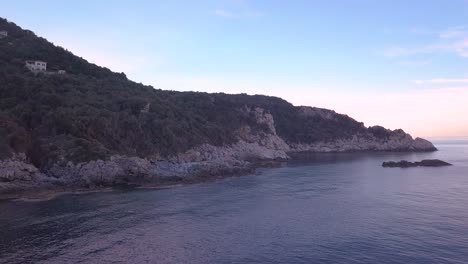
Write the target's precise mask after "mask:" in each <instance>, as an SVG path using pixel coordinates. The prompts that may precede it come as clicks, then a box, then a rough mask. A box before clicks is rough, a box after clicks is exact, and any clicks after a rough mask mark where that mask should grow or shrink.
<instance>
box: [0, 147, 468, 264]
mask: <svg viewBox="0 0 468 264" xmlns="http://www.w3.org/2000/svg"><path fill="white" fill-rule="evenodd" d="M438 147H439V148H440V151H439V152H436V153H420V154H396V153H395V154H323V155H316V156H314V157H310V158H311V159H313V160H312V161H308V162H295V163H293V164H288V165H287V166H286V167H283V168H276V169H267V170H263V171H262V173H261V174H260V175H255V176H248V177H239V178H231V179H227V180H223V181H218V182H213V183H204V184H197V185H191V186H184V187H180V188H171V189H163V190H139V191H116V192H109V193H94V194H83V195H65V196H60V197H58V198H56V199H53V200H50V201H43V202H24V201H14V202H2V203H0V263H9V264H10V263H468V145H463V144H444V145H439V146H438ZM423 158H440V159H443V160H446V161H448V162H451V163H453V164H454V165H455V166H452V167H445V168H411V169H388V168H387V169H384V168H382V167H380V164H381V162H382V161H385V160H399V159H408V160H420V159H423Z"/></svg>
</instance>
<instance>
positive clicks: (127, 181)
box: [0, 108, 436, 199]
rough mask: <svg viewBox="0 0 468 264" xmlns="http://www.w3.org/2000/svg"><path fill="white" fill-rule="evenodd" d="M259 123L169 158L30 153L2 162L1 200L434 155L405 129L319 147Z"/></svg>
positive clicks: (265, 116) (264, 118)
mask: <svg viewBox="0 0 468 264" xmlns="http://www.w3.org/2000/svg"><path fill="white" fill-rule="evenodd" d="M254 111H255V112H254V114H255V115H256V117H257V118H256V120H257V123H259V124H263V125H266V126H267V127H268V130H267V133H265V132H262V133H255V132H252V130H251V128H250V127H249V126H245V127H242V128H241V129H239V131H237V134H238V142H237V143H235V144H232V145H229V146H213V145H209V144H204V145H200V146H198V147H196V148H193V149H190V150H189V151H186V152H184V153H180V154H178V155H176V156H173V157H169V158H167V159H164V160H161V159H158V160H156V159H151V158H141V157H129V156H123V155H114V156H111V157H110V158H109V159H106V160H93V161H90V162H82V163H73V162H71V161H69V162H67V163H66V165H59V164H55V165H54V166H51V167H50V168H48V169H46V170H39V169H38V168H36V167H35V166H34V165H32V164H31V163H30V162H29V161H28V159H27V157H26V155H25V154H22V153H20V154H16V155H15V156H14V157H13V158H11V159H6V160H2V161H0V198H3V199H5V198H14V197H21V196H34V194H41V193H44V192H46V193H50V192H63V191H76V190H78V191H87V190H96V189H102V188H106V187H112V186H122V185H124V186H125V185H131V186H162V185H168V184H180V183H193V182H200V181H206V180H209V179H215V178H221V177H227V176H232V175H242V174H248V173H252V172H254V171H255V168H257V167H259V166H264V165H265V164H262V163H259V162H260V161H284V160H288V159H290V155H291V154H292V153H298V152H318V153H321V152H356V151H434V150H436V149H435V147H434V146H433V145H432V143H430V142H429V141H426V140H424V139H420V138H416V139H413V138H412V137H411V136H410V135H408V134H406V133H404V132H403V131H401V130H398V131H394V132H392V135H391V136H390V137H388V138H385V139H379V138H376V137H373V136H371V135H369V134H367V135H355V136H353V137H352V138H349V139H342V140H338V141H335V142H317V143H314V144H287V143H286V142H285V141H284V140H283V139H282V138H281V137H280V136H278V134H277V133H276V129H275V123H274V120H273V117H272V116H271V114H269V113H266V112H265V111H263V109H260V108H257V109H255V110H254Z"/></svg>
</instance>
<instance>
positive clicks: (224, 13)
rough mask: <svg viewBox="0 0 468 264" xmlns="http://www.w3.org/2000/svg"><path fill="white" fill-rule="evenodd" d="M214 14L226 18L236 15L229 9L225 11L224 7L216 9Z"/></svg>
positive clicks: (235, 16)
mask: <svg viewBox="0 0 468 264" xmlns="http://www.w3.org/2000/svg"><path fill="white" fill-rule="evenodd" d="M215 14H216V15H217V16H220V17H226V18H237V17H238V15H237V14H234V13H231V12H229V11H226V10H224V9H216V10H215Z"/></svg>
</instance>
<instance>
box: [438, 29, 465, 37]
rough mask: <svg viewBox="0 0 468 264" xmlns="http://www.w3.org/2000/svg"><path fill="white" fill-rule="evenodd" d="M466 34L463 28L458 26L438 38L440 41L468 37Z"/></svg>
mask: <svg viewBox="0 0 468 264" xmlns="http://www.w3.org/2000/svg"><path fill="white" fill-rule="evenodd" d="M467 33H468V32H466V27H465V26H458V27H454V28H450V29H448V30H445V31H443V32H441V33H440V34H439V37H440V38H442V39H450V38H460V37H466V36H467V35H468V34H467Z"/></svg>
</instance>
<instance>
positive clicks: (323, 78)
mask: <svg viewBox="0 0 468 264" xmlns="http://www.w3.org/2000/svg"><path fill="white" fill-rule="evenodd" d="M0 16H1V17H5V18H7V19H8V20H10V21H13V22H15V23H16V24H18V25H19V26H21V27H23V28H26V29H30V30H32V31H34V32H35V33H36V34H38V35H40V36H42V37H45V38H47V39H48V40H49V41H52V42H53V43H55V44H57V45H60V46H63V47H65V48H67V49H68V50H70V51H72V52H73V53H75V54H76V55H78V56H81V57H84V58H85V59H87V60H89V61H91V62H94V63H96V64H98V65H101V66H105V67H108V68H110V69H112V70H114V71H118V72H122V71H123V72H125V73H126V74H127V76H128V77H129V78H130V79H132V80H134V81H137V82H142V83H145V84H150V85H153V86H154V87H156V88H161V89H168V90H179V91H206V92H225V93H248V94H265V95H273V96H279V97H282V98H284V99H286V100H288V101H289V102H291V103H293V104H295V105H309V106H317V107H324V108H329V109H333V110H335V111H337V112H340V113H345V114H348V115H349V116H351V117H353V118H355V119H357V120H359V121H362V122H364V123H365V124H366V125H368V126H370V125H377V124H379V125H383V126H385V127H388V128H391V129H396V128H402V129H404V130H405V131H407V132H409V133H411V134H412V135H413V136H422V137H429V138H434V137H468V67H467V66H468V0H424V1H423V0H413V1H406V0H404V1H403V0H393V1H390V0H388V1H383V0H382V1H373V0H354V1H342V0H323V1H319V0H317V1H308V0H302V1H299V0H291V1H282V0H281V1H280V0H276V1H275V0H258V1H255V0H207V1H203V0H200V1H189V0H185V1H182V0H153V1H110V0H109V1H104V0H103V1H96V0H94V1H90V0H81V1H63V0H61V1H57V0H43V1H36V0H15V1H4V2H2V5H1V8H0Z"/></svg>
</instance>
